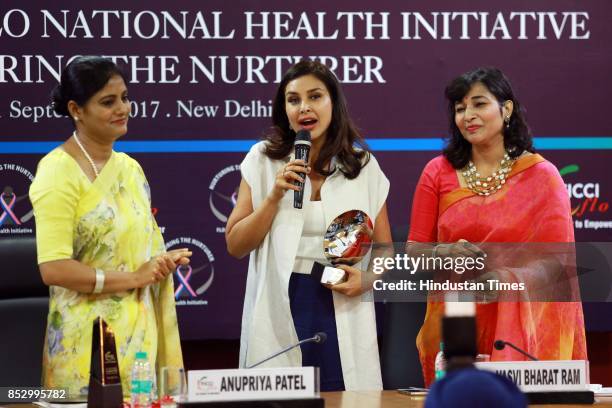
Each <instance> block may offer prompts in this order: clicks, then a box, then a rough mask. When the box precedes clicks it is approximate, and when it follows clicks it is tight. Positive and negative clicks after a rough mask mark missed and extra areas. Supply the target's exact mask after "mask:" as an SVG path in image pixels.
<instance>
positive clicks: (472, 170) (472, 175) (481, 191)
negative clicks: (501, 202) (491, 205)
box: [461, 152, 516, 196]
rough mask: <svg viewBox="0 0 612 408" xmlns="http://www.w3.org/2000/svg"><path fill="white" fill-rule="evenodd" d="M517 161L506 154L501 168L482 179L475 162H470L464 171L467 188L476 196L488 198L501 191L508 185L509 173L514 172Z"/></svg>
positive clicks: (501, 162)
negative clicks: (513, 168) (513, 167)
mask: <svg viewBox="0 0 612 408" xmlns="http://www.w3.org/2000/svg"><path fill="white" fill-rule="evenodd" d="M515 161H516V160H515V159H511V158H510V156H509V155H508V152H506V153H504V158H503V159H501V161H500V162H499V168H498V169H497V170H496V171H494V172H493V174H491V175H490V176H489V177H482V176H481V175H480V173H479V172H478V170H477V169H476V166H475V165H474V162H472V161H471V160H470V161H469V163H468V165H467V166H466V167H464V168H463V169H462V173H461V174H463V177H464V178H465V181H466V183H467V187H468V188H469V189H470V190H471V191H472V192H473V193H475V194H478V195H480V196H488V195H491V194H493V193H496V192H497V191H499V190H500V189H501V188H502V186H503V185H504V184H505V183H506V178H507V177H508V173H510V170H512V166H513V165H514V162H515Z"/></svg>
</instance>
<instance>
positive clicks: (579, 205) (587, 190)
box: [559, 164, 612, 229]
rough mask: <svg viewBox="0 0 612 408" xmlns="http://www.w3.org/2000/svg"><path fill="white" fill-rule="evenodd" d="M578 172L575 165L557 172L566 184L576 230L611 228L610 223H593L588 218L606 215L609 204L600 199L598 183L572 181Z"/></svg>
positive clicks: (600, 189) (611, 223) (577, 166)
mask: <svg viewBox="0 0 612 408" xmlns="http://www.w3.org/2000/svg"><path fill="white" fill-rule="evenodd" d="M578 172H580V166H579V165H577V164H570V165H569V166H565V167H563V168H561V169H560V170H559V173H560V174H561V176H562V177H563V178H564V180H565V182H566V183H565V186H566V188H567V193H568V195H569V197H570V200H571V203H572V215H573V216H574V218H575V219H576V220H575V226H576V228H588V229H599V228H612V222H609V221H595V220H592V219H589V218H588V217H600V216H602V215H603V214H605V213H607V212H608V209H609V208H610V204H609V203H608V202H607V201H605V200H604V199H602V197H601V193H602V188H601V184H600V183H599V182H598V181H592V180H589V181H584V180H576V181H573V180H572V179H574V178H575V176H574V175H575V174H576V173H578ZM570 180H572V181H570Z"/></svg>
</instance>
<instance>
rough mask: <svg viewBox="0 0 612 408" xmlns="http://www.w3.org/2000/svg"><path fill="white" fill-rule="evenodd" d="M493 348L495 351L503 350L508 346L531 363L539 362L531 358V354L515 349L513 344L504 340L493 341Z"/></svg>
mask: <svg viewBox="0 0 612 408" xmlns="http://www.w3.org/2000/svg"><path fill="white" fill-rule="evenodd" d="M493 346H494V347H495V348H496V349H497V350H503V349H504V348H505V347H506V346H510V347H511V348H513V349H515V350H516V351H518V352H519V353H521V354H522V355H524V356H525V357H527V358H528V359H530V360H532V361H539V360H538V359H537V358H535V357H534V356H532V355H531V354H529V353H528V352H526V351H525V350H522V349H520V348H518V347H516V346H515V345H514V344H512V343H510V342H509V341H504V340H499V339H498V340H495V343H493Z"/></svg>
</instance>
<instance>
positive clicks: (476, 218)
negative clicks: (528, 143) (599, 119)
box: [417, 154, 586, 384]
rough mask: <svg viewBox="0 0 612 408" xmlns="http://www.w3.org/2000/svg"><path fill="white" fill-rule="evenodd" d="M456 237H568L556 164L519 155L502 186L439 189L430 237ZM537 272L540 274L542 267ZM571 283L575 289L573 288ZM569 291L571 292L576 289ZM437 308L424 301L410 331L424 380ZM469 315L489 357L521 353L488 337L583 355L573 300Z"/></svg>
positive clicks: (508, 274) (428, 377)
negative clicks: (416, 327) (480, 190)
mask: <svg viewBox="0 0 612 408" xmlns="http://www.w3.org/2000/svg"><path fill="white" fill-rule="evenodd" d="M459 239H466V240H468V241H470V242H472V243H475V244H476V245H482V244H483V243H509V244H516V243H554V242H559V243H572V242H573V241H574V230H573V226H572V219H571V212H570V204H569V199H568V195H567V191H566V189H565V185H564V183H563V180H562V179H561V177H560V175H559V173H558V171H557V169H556V168H555V167H554V166H553V165H552V164H551V163H550V162H548V161H546V160H544V158H542V157H541V156H540V155H537V154H534V155H528V156H523V157H521V158H519V159H518V160H517V162H516V163H515V165H514V167H513V170H512V172H511V173H510V175H509V177H508V179H507V182H506V184H505V185H504V187H503V188H502V189H500V190H499V191H498V192H496V193H495V194H493V195H490V196H478V195H475V194H474V193H472V192H471V191H470V190H468V189H465V188H458V189H455V190H453V191H451V192H449V193H447V194H444V195H442V197H440V202H439V211H438V221H437V240H438V242H457V241H458V240H459ZM485 245H486V244H485ZM498 245H499V244H498ZM500 273H501V276H502V278H503V280H506V281H521V280H522V281H525V280H527V281H528V280H529V279H532V278H533V276H532V274H531V271H529V270H526V269H525V268H522V269H521V268H518V269H511V268H509V269H507V270H502V271H500ZM544 273H546V271H544ZM534 274H535V273H534ZM539 274H540V277H542V271H539ZM573 283H575V281H574V282H573ZM572 290H574V291H577V287H576V286H574V287H573V289H572ZM574 295H575V296H577V297H578V298H579V295H578V294H575V293H574ZM574 299H576V297H574ZM443 314H444V303H443V302H429V303H428V305H427V312H426V316H425V321H424V323H423V327H422V328H421V331H420V333H419V335H418V337H417V348H418V350H419V355H420V359H421V364H422V366H423V374H424V378H425V382H426V384H431V382H432V381H433V379H434V359H435V355H436V353H437V352H438V350H439V344H440V337H441V333H440V320H441V318H442V316H443ZM476 320H477V327H478V333H477V344H478V352H479V353H483V354H490V355H491V360H492V361H500V360H522V359H524V357H522V356H521V355H520V354H518V353H515V352H513V351H512V350H510V349H508V348H506V349H504V350H502V351H499V350H496V349H494V348H493V343H494V341H495V340H496V339H504V340H506V341H510V342H512V343H514V344H516V345H517V346H518V347H520V348H522V349H524V350H526V351H527V352H528V353H530V354H532V355H535V356H536V357H538V358H540V359H543V360H551V359H552V360H564V359H586V339H585V332H584V317H583V313H582V305H581V303H580V302H575V301H574V302H529V301H525V302H495V303H488V304H478V305H477V307H476Z"/></svg>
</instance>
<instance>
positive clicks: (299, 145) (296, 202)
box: [293, 129, 312, 208]
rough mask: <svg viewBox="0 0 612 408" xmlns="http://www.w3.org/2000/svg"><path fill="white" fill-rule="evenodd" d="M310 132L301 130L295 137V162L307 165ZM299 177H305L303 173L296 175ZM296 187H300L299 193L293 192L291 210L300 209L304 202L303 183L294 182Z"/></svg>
mask: <svg viewBox="0 0 612 408" xmlns="http://www.w3.org/2000/svg"><path fill="white" fill-rule="evenodd" d="M311 145H312V143H311V142H310V131H308V130H306V129H302V130H300V131H298V132H297V134H296V135H295V144H294V146H295V158H296V160H304V162H305V163H306V164H308V156H309V155H310V146H311ZM298 174H299V176H300V177H302V178H304V177H306V174H305V173H298ZM294 184H295V185H296V186H298V187H300V190H299V191H294V192H293V208H302V203H303V202H304V183H302V182H300V181H295V183H294Z"/></svg>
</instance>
